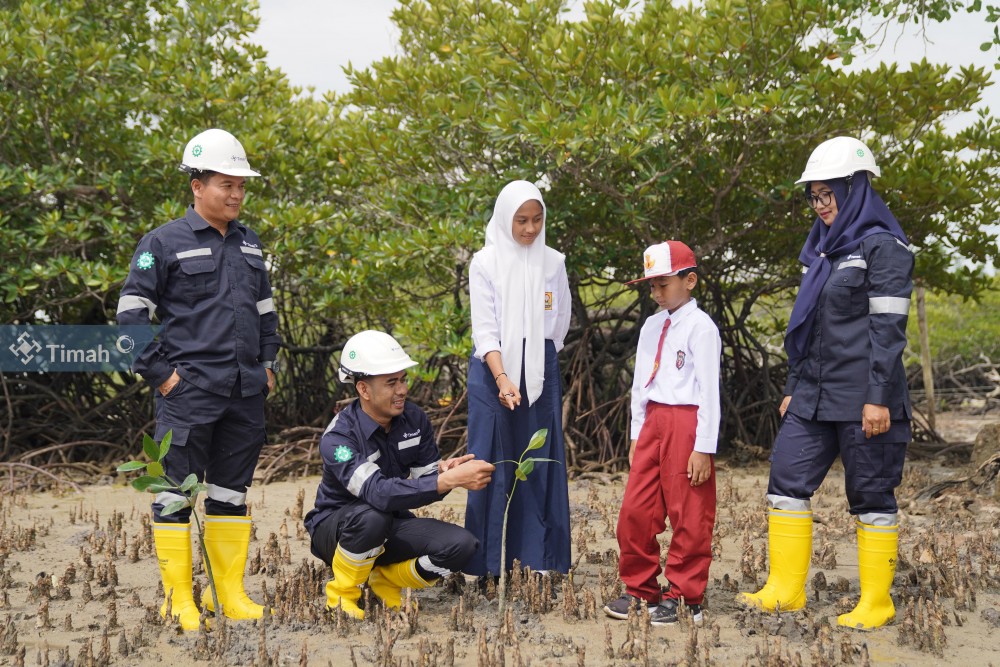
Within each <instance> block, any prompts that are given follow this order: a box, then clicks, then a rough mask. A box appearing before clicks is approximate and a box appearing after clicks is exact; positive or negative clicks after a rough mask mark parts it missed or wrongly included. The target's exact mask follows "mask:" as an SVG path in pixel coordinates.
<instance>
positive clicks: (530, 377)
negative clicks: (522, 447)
mask: <svg viewBox="0 0 1000 667" xmlns="http://www.w3.org/2000/svg"><path fill="white" fill-rule="evenodd" d="M532 199H534V200H536V201H537V202H538V203H539V204H541V205H542V230H541V232H540V233H539V234H538V236H537V237H535V240H534V242H532V244H531V245H530V246H523V245H521V244H520V243H518V242H517V241H516V240H515V239H514V234H513V229H512V228H513V224H514V214H515V213H517V209H519V208H521V205H522V204H524V203H525V202H527V201H531V200H532ZM545 215H546V210H545V201H544V200H543V199H542V193H541V192H540V191H539V190H538V188H537V187H535V186H534V185H533V184H531V183H529V182H528V181H512V182H510V183H508V184H507V185H506V186H504V188H503V190H501V191H500V194H499V195H498V196H497V202H496V206H495V207H494V208H493V217H492V218H490V222H489V224H488V225H487V226H486V246H485V247H484V248H483V249H482V250H480V251H479V252H478V253H476V257H478V258H479V261H480V262H481V263H482V266H483V268H484V269H485V270H486V273H487V275H488V276H489V278H490V282H491V283H492V284H493V288H494V289H496V290H497V291H499V292H500V298H501V310H502V314H501V316H500V319H501V321H500V322H498V324H499V325H500V356H501V357H502V358H503V368H504V371H505V372H506V373H507V376H508V377H509V378H510V381H511V382H513V383H514V386H515V387H520V386H521V361H522V357H523V360H524V371H525V378H524V382H525V387H526V388H527V391H528V405H531V404H532V403H534V402H535V401H536V400H537V399H538V397H539V396H541V394H542V385H543V384H544V383H545V279H546V277H547V274H548V273H554V272H556V271H558V268H559V266H560V263H561V262H560V260H561V259H562V255H561V254H560V253H559V252H557V251H555V250H553V249H552V248H548V247H546V246H545ZM522 340H523V341H524V346H523V348H522V342H521V341H522Z"/></svg>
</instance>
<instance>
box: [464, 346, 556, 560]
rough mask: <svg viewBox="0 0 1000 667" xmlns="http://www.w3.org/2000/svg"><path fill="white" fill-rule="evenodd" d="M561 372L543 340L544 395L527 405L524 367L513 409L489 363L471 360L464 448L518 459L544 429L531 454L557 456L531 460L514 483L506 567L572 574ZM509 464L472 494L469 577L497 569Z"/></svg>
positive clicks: (494, 459)
mask: <svg viewBox="0 0 1000 667" xmlns="http://www.w3.org/2000/svg"><path fill="white" fill-rule="evenodd" d="M560 377H561V376H560V373H559V361H558V359H557V357H556V349H555V345H554V344H553V342H552V341H551V340H546V341H545V384H544V387H543V388H542V395H541V396H539V397H538V400H536V401H535V403H534V404H533V405H531V406H530V407H529V406H528V399H527V390H526V388H525V384H524V372H523V370H522V373H521V388H520V389H521V397H522V398H521V405H519V406H518V407H517V408H515V409H514V410H513V411H511V410H510V409H509V408H507V407H506V406H501V405H500V402H499V401H498V400H497V387H496V381H495V380H494V378H493V375H492V373H490V369H489V366H487V365H486V363H485V362H483V361H480V360H478V359H476V358H475V357H474V356H473V357H471V358H470V359H469V381H468V391H469V453H470V454H475V455H476V458H477V459H482V460H485V461H489V462H490V463H495V462H497V461H501V460H504V459H510V460H514V461H516V460H518V459H519V458H520V456H521V453H522V452H523V451H524V449H525V447H527V446H528V441H529V440H530V439H531V436H532V435H533V434H534V433H535V431H537V430H538V429H540V428H547V429H548V430H549V434H548V438H547V439H546V442H545V445H544V446H543V447H542V448H541V449H536V450H533V451H532V452H531V453H530V454H529V456H534V457H539V458H548V459H554V460H556V461H558V463H538V464H536V465H535V469H534V471H532V473H531V474H530V475H528V479H527V481H520V482H518V483H517V489H516V490H515V493H514V498H513V500H512V501H511V503H510V511H509V514H508V520H507V569H508V570H510V569H511V567H512V565H511V564H512V563H513V561H514V559H515V558H517V559H518V560H520V561H521V564H522V565H523V566H529V567H531V568H532V569H533V570H554V571H558V572H564V573H565V572H568V571H569V566H570V562H571V561H570V530H569V490H568V486H567V481H566V480H567V477H566V445H565V442H564V440H563V432H562V385H561V382H560ZM514 468H515V466H514V464H513V463H501V464H499V465H497V470H496V472H495V473H493V482H492V483H490V485H489V486H488V487H486V488H485V489H482V490H480V491H470V492H469V499H468V503H467V505H466V509H465V527H466V529H467V530H469V531H470V532H472V534H473V535H475V536H476V537H477V538H478V539H479V548H478V549H477V550H476V554H475V555H474V556H473V557H472V559H471V560H470V561H469V563H468V564H467V565H466V566H465V568H464V571H465V573H466V574H471V575H477V576H482V575H485V574H494V575H499V574H500V544H501V535H502V532H503V515H504V508H505V506H506V504H507V498H508V495H509V494H510V491H511V487H512V486H513V484H514V480H515V479H516V478H515V477H514Z"/></svg>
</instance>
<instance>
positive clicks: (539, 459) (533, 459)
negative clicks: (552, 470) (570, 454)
mask: <svg viewBox="0 0 1000 667" xmlns="http://www.w3.org/2000/svg"><path fill="white" fill-rule="evenodd" d="M527 461H534V462H535V463H541V462H542V461H548V462H549V463H559V461H556V460H555V459H543V458H540V457H538V456H532V457H531V458H530V459H525V462H527Z"/></svg>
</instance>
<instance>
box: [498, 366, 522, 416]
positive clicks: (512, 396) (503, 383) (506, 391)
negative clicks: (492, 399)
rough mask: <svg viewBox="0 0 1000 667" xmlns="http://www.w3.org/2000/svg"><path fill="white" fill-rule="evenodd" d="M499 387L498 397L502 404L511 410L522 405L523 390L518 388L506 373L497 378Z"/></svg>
mask: <svg viewBox="0 0 1000 667" xmlns="http://www.w3.org/2000/svg"><path fill="white" fill-rule="evenodd" d="M497 389H498V390H499V391H498V393H497V398H498V399H499V400H500V404H501V405H506V406H507V407H508V408H510V409H511V410H513V409H514V408H515V407H517V406H518V405H521V392H519V391H518V390H517V387H515V386H514V383H513V382H511V381H510V378H508V377H507V374H506V373H505V374H503V375H501V376H500V377H499V379H497Z"/></svg>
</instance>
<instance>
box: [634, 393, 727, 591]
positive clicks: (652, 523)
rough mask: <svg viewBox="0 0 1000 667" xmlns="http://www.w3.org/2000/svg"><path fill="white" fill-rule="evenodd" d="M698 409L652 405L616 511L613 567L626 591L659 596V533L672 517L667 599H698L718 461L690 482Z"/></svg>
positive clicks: (708, 555)
mask: <svg viewBox="0 0 1000 667" xmlns="http://www.w3.org/2000/svg"><path fill="white" fill-rule="evenodd" d="M697 424H698V407H697V406H695V405H663V404H660V403H649V404H648V405H647V407H646V421H645V422H644V423H643V426H642V430H641V431H640V433H639V440H638V442H636V446H635V456H634V458H633V460H632V469H631V472H630V473H629V478H628V484H626V486H625V498H624V499H623V500H622V509H621V512H620V513H619V514H618V531H617V534H618V548H619V551H620V552H621V556H620V557H619V560H618V573H619V575H620V576H621V578H622V581H624V582H625V590H626V592H628V593H629V594H631V595H634V596H636V597H640V598H642V599H644V600H646V601H647V602H650V603H654V604H655V603H657V602H659V601H660V585H659V583H658V582H657V580H656V577H657V575H659V574H660V545H659V542H657V540H656V536H657V535H659V534H660V533H662V532H663V531H664V529H665V528H666V523H665V520H666V519H667V518H669V519H670V527H671V528H672V529H673V536H672V537H671V539H670V547H669V549H668V551H667V565H666V567H665V568H663V576H664V577H665V578H666V580H667V581H669V582H670V590H669V591H668V592H667V593H666V597H668V598H680V597H683V598H684V600H685V601H686V602H688V603H690V604H701V603H702V601H703V600H704V597H705V587H706V586H707V585H708V568H709V565H711V563H712V528H713V526H714V525H715V461H714V459H713V461H712V474H711V476H710V477H709V478H708V481H707V482H705V483H704V484H702V485H701V486H691V482H690V480H689V479H688V476H687V464H688V458H689V457H690V456H691V452H692V451H694V439H695V428H696V426H697Z"/></svg>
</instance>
